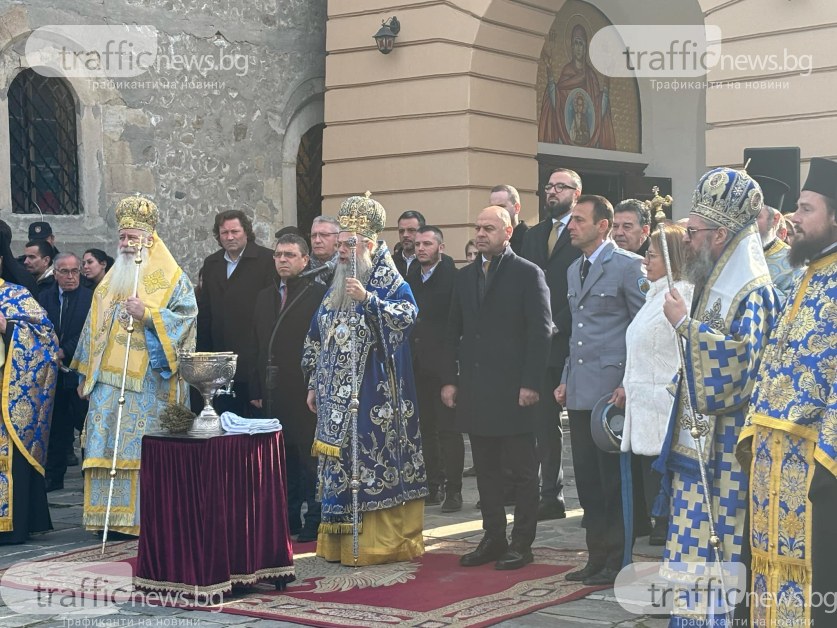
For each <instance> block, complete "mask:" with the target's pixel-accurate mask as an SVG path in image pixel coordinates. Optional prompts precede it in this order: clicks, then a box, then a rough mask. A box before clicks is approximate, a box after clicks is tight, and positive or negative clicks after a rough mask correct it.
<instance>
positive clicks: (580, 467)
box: [568, 410, 625, 570]
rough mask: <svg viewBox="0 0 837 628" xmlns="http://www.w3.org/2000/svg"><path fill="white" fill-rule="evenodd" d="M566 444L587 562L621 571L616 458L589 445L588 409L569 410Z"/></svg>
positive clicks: (619, 480) (622, 537) (622, 530)
mask: <svg viewBox="0 0 837 628" xmlns="http://www.w3.org/2000/svg"><path fill="white" fill-rule="evenodd" d="M568 414H569V417H570V441H571V443H572V450H573V469H574V470H575V483H576V486H577V488H578V500H579V501H580V502H581V507H582V508H583V509H584V526H585V530H586V532H587V552H588V554H589V557H588V559H587V560H588V563H590V564H591V565H594V566H597V567H609V568H611V569H617V570H618V569H621V567H622V554H623V551H624V547H625V528H624V523H623V521H622V494H621V490H622V476H621V471H620V468H619V455H617V454H608V453H605V452H604V451H602V450H601V449H599V448H598V447H597V446H596V443H595V442H593V436H592V434H591V433H590V417H591V412H590V411H589V410H569V411H568Z"/></svg>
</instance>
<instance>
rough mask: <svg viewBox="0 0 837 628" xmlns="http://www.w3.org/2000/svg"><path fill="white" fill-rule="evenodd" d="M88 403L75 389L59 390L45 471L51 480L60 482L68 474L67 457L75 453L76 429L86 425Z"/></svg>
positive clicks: (50, 429)
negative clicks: (80, 397)
mask: <svg viewBox="0 0 837 628" xmlns="http://www.w3.org/2000/svg"><path fill="white" fill-rule="evenodd" d="M87 406H88V402H87V401H84V400H82V399H79V396H78V393H77V392H76V389H75V388H58V389H56V391H55V405H54V410H53V411H52V423H51V424H50V428H49V444H48V445H47V460H46V467H45V469H44V472H45V475H46V477H47V478H49V479H50V480H55V481H56V482H60V481H62V480H63V479H64V474H65V473H67V456H68V455H69V454H70V452H72V451H73V440H74V439H75V437H76V435H75V432H74V430H75V428H76V427H78V426H79V425H83V424H84V417H85V416H86V415H87Z"/></svg>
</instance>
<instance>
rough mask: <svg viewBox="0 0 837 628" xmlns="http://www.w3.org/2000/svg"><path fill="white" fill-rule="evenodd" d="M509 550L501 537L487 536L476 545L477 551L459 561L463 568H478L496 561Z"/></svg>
mask: <svg viewBox="0 0 837 628" xmlns="http://www.w3.org/2000/svg"><path fill="white" fill-rule="evenodd" d="M508 549H509V544H508V543H507V542H506V539H504V538H503V537H491V536H488V535H487V534H486V535H485V536H484V537H482V541H480V544H479V545H477V549H475V550H474V551H473V552H468V553H467V554H465V555H463V556H462V557H461V558H460V559H459V564H460V565H462V566H463V567H479V566H480V565H486V564H488V563H493V562H494V561H496V560H498V559H499V558H500V557H501V556H503V555H504V554H505V553H506V550H508Z"/></svg>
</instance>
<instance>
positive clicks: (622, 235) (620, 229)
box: [611, 198, 651, 257]
mask: <svg viewBox="0 0 837 628" xmlns="http://www.w3.org/2000/svg"><path fill="white" fill-rule="evenodd" d="M611 235H612V236H613V241H614V242H615V243H616V246H618V247H619V248H621V249H625V250H626V251H630V252H631V253H636V254H637V255H639V256H640V257H645V252H646V251H647V250H648V247H649V246H650V244H651V240H649V239H648V237H649V236H650V235H651V210H650V209H648V207H646V206H645V203H643V202H642V201H638V200H637V199H635V198H626V199H625V200H624V201H622V202H620V203H619V204H618V205H616V207H614V208H613V233H612V234H611Z"/></svg>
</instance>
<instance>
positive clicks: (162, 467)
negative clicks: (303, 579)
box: [135, 432, 294, 595]
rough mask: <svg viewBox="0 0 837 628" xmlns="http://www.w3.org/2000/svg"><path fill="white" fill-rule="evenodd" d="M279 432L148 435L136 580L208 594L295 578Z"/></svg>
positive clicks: (144, 447)
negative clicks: (180, 436) (247, 585)
mask: <svg viewBox="0 0 837 628" xmlns="http://www.w3.org/2000/svg"><path fill="white" fill-rule="evenodd" d="M287 511H288V507H287V499H286V493H285V448H284V441H283V437H282V432H274V433H270V434H254V435H248V434H236V435H224V436H216V437H214V438H206V439H199V438H172V437H167V436H145V437H144V438H143V440H142V463H141V467H140V538H139V549H138V555H137V570H136V575H135V583H136V585H137V586H139V587H142V588H147V589H156V590H164V591H182V592H184V593H192V594H198V593H199V594H203V595H214V594H217V593H222V592H226V591H229V590H231V588H232V585H233V584H252V583H255V582H258V581H262V580H274V581H276V582H277V583H279V582H287V581H290V580H293V573H294V570H293V549H292V546H291V538H290V533H289V530H288V526H287Z"/></svg>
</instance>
